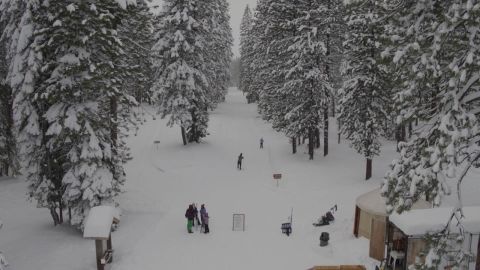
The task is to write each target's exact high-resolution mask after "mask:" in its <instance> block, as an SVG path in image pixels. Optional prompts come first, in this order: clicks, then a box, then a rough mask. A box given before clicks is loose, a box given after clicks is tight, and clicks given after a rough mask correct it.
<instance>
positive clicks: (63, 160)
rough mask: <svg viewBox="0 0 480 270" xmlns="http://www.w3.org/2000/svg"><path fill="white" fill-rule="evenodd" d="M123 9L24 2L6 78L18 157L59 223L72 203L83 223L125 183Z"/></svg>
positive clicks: (75, 219)
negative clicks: (11, 98)
mask: <svg viewBox="0 0 480 270" xmlns="http://www.w3.org/2000/svg"><path fill="white" fill-rule="evenodd" d="M120 4H125V3H120ZM122 14H124V11H123V9H122V8H121V7H120V6H119V4H118V3H117V2H116V1H114V0H108V1H90V2H89V3H86V2H81V3H78V1H73V0H72V1H67V2H65V1H59V0H57V1H48V2H42V3H41V4H39V3H38V2H37V1H27V2H26V9H25V11H24V12H23V15H22V16H20V18H21V21H20V24H19V25H18V26H17V27H16V28H12V29H16V30H14V31H13V32H15V33H16V34H15V35H13V38H12V39H11V43H12V45H11V48H13V49H12V52H15V53H14V57H13V61H12V64H11V67H10V70H9V76H8V78H9V83H10V85H11V86H12V89H13V91H14V96H15V100H14V119H15V125H16V128H17V134H18V136H17V140H18V144H19V148H20V155H21V157H22V161H23V165H24V166H23V167H24V169H25V172H26V177H27V181H28V182H29V194H30V196H31V198H32V199H35V200H36V202H37V204H38V205H39V206H40V207H48V208H50V209H51V214H52V217H53V219H54V222H55V224H57V223H61V222H62V221H63V217H62V215H63V209H64V207H68V208H69V209H70V210H71V211H69V213H70V214H71V215H72V216H71V222H72V224H74V225H77V226H79V227H81V225H82V223H83V220H84V218H85V216H86V215H87V214H88V210H89V209H90V207H92V206H95V205H99V204H108V203H112V202H113V198H114V197H115V196H116V195H117V194H118V193H119V192H120V191H121V186H122V185H123V182H124V180H125V173H124V171H123V167H122V166H123V163H124V162H125V161H126V160H127V159H128V154H127V152H126V148H125V145H124V142H123V141H122V139H123V135H122V133H121V132H120V128H119V126H120V125H123V123H125V122H127V120H126V119H125V117H126V116H127V115H129V113H128V112H126V111H127V110H128V109H129V107H130V105H131V104H132V103H134V101H135V100H134V98H133V97H131V96H129V95H128V94H126V93H122V92H121V91H120V89H121V85H122V82H123V78H125V71H124V70H125V69H124V68H122V67H121V66H118V65H115V63H116V62H118V61H117V59H118V58H121V57H122V56H123V55H122V54H123V50H122V45H121V43H120V41H119V38H118V36H117V28H118V24H119V23H120V22H121V15H122ZM123 130H124V129H123V128H122V131H123ZM56 208H59V212H58V213H57V212H56Z"/></svg>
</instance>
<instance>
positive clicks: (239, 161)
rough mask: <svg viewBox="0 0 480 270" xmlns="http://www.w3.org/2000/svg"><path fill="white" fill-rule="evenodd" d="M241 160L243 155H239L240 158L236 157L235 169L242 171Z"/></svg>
mask: <svg viewBox="0 0 480 270" xmlns="http://www.w3.org/2000/svg"><path fill="white" fill-rule="evenodd" d="M242 160H243V154H242V153H240V156H238V161H237V169H239V170H241V169H242Z"/></svg>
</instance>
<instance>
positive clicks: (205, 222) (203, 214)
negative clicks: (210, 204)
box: [200, 204, 210, 233]
mask: <svg viewBox="0 0 480 270" xmlns="http://www.w3.org/2000/svg"><path fill="white" fill-rule="evenodd" d="M200 218H201V219H202V227H203V229H204V231H203V232H204V233H209V232H210V228H209V227H208V219H209V217H208V212H207V209H205V205H204V204H202V206H201V208H200Z"/></svg>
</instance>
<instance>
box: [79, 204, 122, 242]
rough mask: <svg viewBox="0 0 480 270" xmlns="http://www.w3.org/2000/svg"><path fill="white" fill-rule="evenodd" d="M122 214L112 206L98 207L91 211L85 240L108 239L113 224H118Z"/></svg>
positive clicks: (86, 225) (84, 233)
mask: <svg viewBox="0 0 480 270" xmlns="http://www.w3.org/2000/svg"><path fill="white" fill-rule="evenodd" d="M119 218H120V212H119V211H118V210H117V209H115V208H114V207H112V206H106V205H102V206H96V207H93V208H92V209H90V212H89V213H88V217H87V221H86V222H85V230H84V231H83V237H84V238H94V239H108V238H109V236H110V231H111V228H112V224H113V223H114V222H115V223H118V221H119Z"/></svg>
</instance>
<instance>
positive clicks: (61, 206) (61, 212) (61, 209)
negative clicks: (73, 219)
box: [58, 197, 63, 224]
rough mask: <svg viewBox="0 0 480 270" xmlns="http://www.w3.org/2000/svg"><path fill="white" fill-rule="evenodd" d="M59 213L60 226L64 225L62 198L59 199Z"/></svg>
mask: <svg viewBox="0 0 480 270" xmlns="http://www.w3.org/2000/svg"><path fill="white" fill-rule="evenodd" d="M58 212H59V214H60V216H59V222H60V224H63V204H62V197H60V198H59V199H58Z"/></svg>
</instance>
